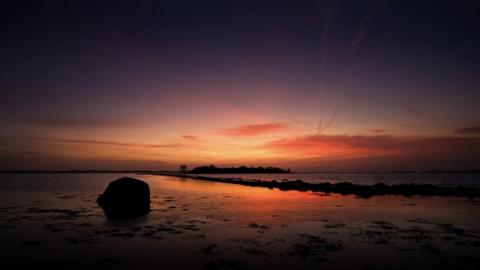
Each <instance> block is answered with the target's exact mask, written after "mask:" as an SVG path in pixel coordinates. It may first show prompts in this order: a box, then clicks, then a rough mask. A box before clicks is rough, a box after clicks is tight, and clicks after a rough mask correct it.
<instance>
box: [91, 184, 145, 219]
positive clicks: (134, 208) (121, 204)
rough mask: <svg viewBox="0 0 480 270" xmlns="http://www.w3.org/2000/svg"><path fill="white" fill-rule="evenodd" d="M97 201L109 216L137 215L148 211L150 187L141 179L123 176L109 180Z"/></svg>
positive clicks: (125, 216)
mask: <svg viewBox="0 0 480 270" xmlns="http://www.w3.org/2000/svg"><path fill="white" fill-rule="evenodd" d="M97 202H98V204H99V205H100V206H101V207H102V208H103V211H104V212H105V215H106V216H107V217H109V218H114V219H118V218H127V217H134V216H139V215H142V214H145V213H147V212H148V211H150V188H149V186H148V184H147V183H145V182H143V181H142V180H139V179H134V178H128V177H123V178H120V179H117V180H115V181H112V182H110V184H109V185H108V187H107V189H106V190H105V192H104V193H103V194H101V195H100V196H98V199H97Z"/></svg>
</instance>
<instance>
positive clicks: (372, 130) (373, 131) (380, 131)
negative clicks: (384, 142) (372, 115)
mask: <svg viewBox="0 0 480 270" xmlns="http://www.w3.org/2000/svg"><path fill="white" fill-rule="evenodd" d="M368 131H369V132H371V133H375V134H379V133H385V132H387V131H386V130H385V129H381V128H371V129H369V130H368Z"/></svg>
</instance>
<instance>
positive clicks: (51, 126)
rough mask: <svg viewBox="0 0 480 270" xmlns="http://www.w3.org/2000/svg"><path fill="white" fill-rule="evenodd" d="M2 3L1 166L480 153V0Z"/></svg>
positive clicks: (392, 158) (354, 164)
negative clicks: (479, 0)
mask: <svg viewBox="0 0 480 270" xmlns="http://www.w3.org/2000/svg"><path fill="white" fill-rule="evenodd" d="M0 13H1V24H0V34H1V37H2V42H1V44H0V46H1V48H0V58H1V61H0V90H1V92H0V93H1V94H0V95H1V96H0V97H1V99H0V123H1V129H0V139H1V141H2V143H1V144H0V151H1V152H0V169H31V168H33V169H43V168H45V169H70V168H73V169H76V168H93V167H95V168H118V169H121V168H149V169H152V168H155V169H158V168H173V167H177V166H178V164H179V163H187V164H192V165H193V164H201V163H205V162H206V161H208V163H212V162H214V163H217V164H229V165H230V164H231V165H238V164H243V163H250V164H253V165H256V164H261V165H269V164H278V165H285V164H293V165H294V166H296V167H297V168H301V169H306V170H314V169H326V170H328V169H342V170H362V169H365V170H390V169H419V170H423V169H480V164H479V163H480V161H479V160H480V154H479V153H480V142H479V141H480V139H479V134H480V106H478V104H479V100H480V90H479V88H480V76H478V74H479V71H480V52H479V48H480V27H479V26H480V3H479V2H478V1H453V0H452V1H400V0H398V1H395V0H394V1H358V0H355V1H353V0H352V1H39V0H37V1H21V0H19V1H8V2H2V4H1V7H0Z"/></svg>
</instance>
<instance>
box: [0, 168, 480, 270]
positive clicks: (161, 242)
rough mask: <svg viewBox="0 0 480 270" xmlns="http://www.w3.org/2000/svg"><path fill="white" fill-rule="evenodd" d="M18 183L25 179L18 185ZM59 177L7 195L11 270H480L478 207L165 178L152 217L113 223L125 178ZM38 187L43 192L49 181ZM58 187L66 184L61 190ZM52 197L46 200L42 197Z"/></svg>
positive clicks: (449, 200) (463, 201) (4, 211)
mask: <svg viewBox="0 0 480 270" xmlns="http://www.w3.org/2000/svg"><path fill="white" fill-rule="evenodd" d="M10 177H17V176H10ZM65 177H66V176H65V175H56V176H55V175H52V176H50V178H48V180H41V181H50V182H49V184H44V185H39V187H37V188H27V187H26V186H28V185H26V184H25V183H27V182H25V183H24V182H22V181H18V182H21V183H23V184H22V186H20V185H19V186H15V187H14V188H12V187H10V188H4V189H2V190H0V193H1V194H0V195H1V196H0V213H1V216H0V226H1V227H0V237H1V239H2V241H0V254H2V269H18V268H25V267H32V268H33V267H35V268H39V269H43V268H49V269H67V268H68V269H101V268H112V269H319V268H322V269H351V268H356V269H404V268H405V267H406V266H407V265H408V268H409V269H425V268H436V269H477V267H478V265H479V264H480V225H479V224H480V222H479V221H480V218H479V216H478V213H479V212H480V211H479V210H480V200H479V199H477V198H467V197H443V196H431V197H427V196H411V197H405V196H399V195H385V196H374V197H371V198H365V197H359V196H354V195H341V194H334V193H331V194H326V193H324V192H311V191H306V192H299V191H281V190H278V189H266V188H258V187H250V186H243V185H231V184H225V183H218V182H210V181H198V180H191V179H187V178H183V179H182V178H178V177H167V176H136V177H137V178H141V179H143V180H145V181H146V182H148V183H149V185H150V187H151V196H152V205H151V207H152V211H150V212H149V213H148V214H146V215H144V216H141V217H138V218H132V219H127V220H121V221H115V220H110V219H107V218H105V215H104V213H103V211H102V210H101V208H100V207H98V205H97V203H96V199H97V196H98V194H100V193H101V192H103V191H104V189H105V187H106V185H107V184H108V182H109V181H110V180H113V179H115V178H117V176H110V175H105V174H104V175H84V176H77V177H84V179H85V182H86V183H88V184H85V185H83V186H78V185H77V184H76V183H77V182H78V181H79V180H78V179H75V181H69V180H68V179H66V178H65ZM39 181H40V180H39ZM58 183H60V184H58ZM41 187H45V188H41Z"/></svg>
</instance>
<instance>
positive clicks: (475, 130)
mask: <svg viewBox="0 0 480 270" xmlns="http://www.w3.org/2000/svg"><path fill="white" fill-rule="evenodd" d="M455 133H457V134H461V135H470V134H480V126H473V127H465V128H459V129H456V130H455Z"/></svg>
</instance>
